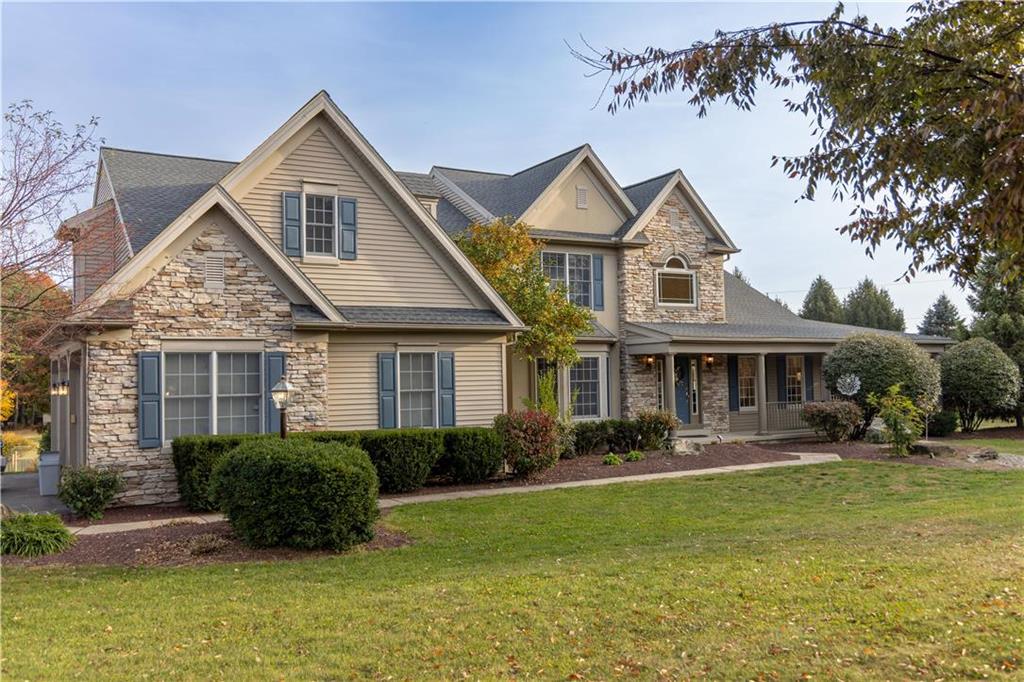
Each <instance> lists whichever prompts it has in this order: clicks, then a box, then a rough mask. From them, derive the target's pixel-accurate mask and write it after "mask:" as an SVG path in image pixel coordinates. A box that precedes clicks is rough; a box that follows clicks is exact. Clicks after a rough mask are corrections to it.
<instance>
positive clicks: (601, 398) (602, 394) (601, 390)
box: [559, 352, 608, 422]
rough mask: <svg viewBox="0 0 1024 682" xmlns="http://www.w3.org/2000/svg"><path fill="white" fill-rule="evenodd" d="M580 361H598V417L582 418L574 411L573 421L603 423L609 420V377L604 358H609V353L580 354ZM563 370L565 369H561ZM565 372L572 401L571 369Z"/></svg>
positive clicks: (567, 368) (566, 369) (566, 384)
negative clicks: (602, 421) (589, 359)
mask: <svg viewBox="0 0 1024 682" xmlns="http://www.w3.org/2000/svg"><path fill="white" fill-rule="evenodd" d="M579 356H580V360H582V359H584V358H595V359H596V360H597V416H585V417H584V416H580V415H578V414H576V410H575V409H573V414H572V420H573V421H574V422H588V421H589V422H592V421H601V420H602V419H607V418H608V405H607V402H608V376H607V374H606V372H605V363H604V362H603V360H604V358H607V357H608V354H607V353H596V352H595V353H580V354H579ZM559 369H563V368H559ZM564 371H565V390H566V391H567V392H568V396H569V400H570V401H572V377H571V375H570V373H569V367H565V368H564Z"/></svg>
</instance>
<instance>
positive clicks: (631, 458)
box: [622, 450, 647, 462]
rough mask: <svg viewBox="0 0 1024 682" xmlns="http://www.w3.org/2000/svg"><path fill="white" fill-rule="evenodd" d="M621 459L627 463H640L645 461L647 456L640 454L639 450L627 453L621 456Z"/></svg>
mask: <svg viewBox="0 0 1024 682" xmlns="http://www.w3.org/2000/svg"><path fill="white" fill-rule="evenodd" d="M622 459H624V460H625V461H627V462H642V461H644V460H645V459H647V455H645V454H644V453H642V452H640V451H639V450H630V451H629V452H627V453H626V454H625V455H623V456H622Z"/></svg>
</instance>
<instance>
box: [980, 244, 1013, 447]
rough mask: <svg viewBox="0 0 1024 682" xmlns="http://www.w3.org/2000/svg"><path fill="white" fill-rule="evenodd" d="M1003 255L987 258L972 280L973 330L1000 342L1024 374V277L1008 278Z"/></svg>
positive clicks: (1004, 350) (997, 342) (998, 344)
mask: <svg viewBox="0 0 1024 682" xmlns="http://www.w3.org/2000/svg"><path fill="white" fill-rule="evenodd" d="M1000 260H1001V259H1000V257H999V256H996V255H992V256H988V257H986V258H984V259H983V260H982V262H981V265H980V266H979V267H978V271H977V272H976V273H975V275H974V277H972V278H971V281H970V282H969V283H968V287H969V289H970V294H969V295H968V297H967V302H968V304H969V305H970V306H971V309H972V310H973V311H974V321H973V322H972V324H971V334H972V335H973V336H981V337H984V338H986V339H988V340H989V341H992V342H993V343H995V344H996V345H997V346H999V347H1000V348H1001V349H1002V350H1003V352H1004V353H1006V354H1007V355H1009V356H1010V359H1012V360H1013V361H1014V362H1016V363H1017V366H1018V367H1019V368H1020V371H1021V373H1022V374H1024V278H1021V277H1016V278H1009V279H1007V278H1004V277H1002V276H1001V275H1000V273H999V266H998V263H999V261H1000ZM1014 415H1015V417H1016V420H1017V426H1018V427H1024V393H1022V395H1021V398H1020V401H1019V402H1018V403H1017V408H1016V410H1014Z"/></svg>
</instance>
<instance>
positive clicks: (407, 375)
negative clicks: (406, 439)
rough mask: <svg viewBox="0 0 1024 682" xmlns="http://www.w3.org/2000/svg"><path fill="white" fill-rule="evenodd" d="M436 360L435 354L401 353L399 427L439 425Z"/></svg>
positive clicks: (399, 365)
mask: <svg viewBox="0 0 1024 682" xmlns="http://www.w3.org/2000/svg"><path fill="white" fill-rule="evenodd" d="M436 368H437V357H436V354H435V353H399V354H398V405H399V409H398V412H399V416H398V425H399V426H400V427H402V428H405V427H414V426H435V425H436V424H437V419H436V415H437V369H436Z"/></svg>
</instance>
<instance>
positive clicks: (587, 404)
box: [569, 355, 603, 419]
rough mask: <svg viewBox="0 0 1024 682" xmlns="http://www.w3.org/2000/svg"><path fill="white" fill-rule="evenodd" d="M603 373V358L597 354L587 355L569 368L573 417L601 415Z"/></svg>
mask: <svg viewBox="0 0 1024 682" xmlns="http://www.w3.org/2000/svg"><path fill="white" fill-rule="evenodd" d="M601 374H602V372H601V358H599V357H597V356H595V355H589V356H586V355H585V356H583V357H581V358H580V359H579V362H577V363H576V364H575V365H573V366H571V367H570V368H569V395H571V396H572V398H573V407H572V416H573V417H575V418H577V419H598V418H600V417H601V400H602V398H601V396H602V393H603V392H602V390H601V387H602V384H603V382H602V381H601Z"/></svg>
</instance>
